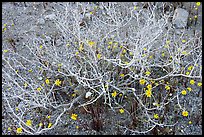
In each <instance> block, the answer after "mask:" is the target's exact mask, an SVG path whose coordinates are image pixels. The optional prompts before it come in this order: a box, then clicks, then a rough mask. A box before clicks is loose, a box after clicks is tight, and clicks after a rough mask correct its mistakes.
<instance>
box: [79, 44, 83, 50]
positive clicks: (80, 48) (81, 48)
mask: <svg viewBox="0 0 204 137" xmlns="http://www.w3.org/2000/svg"><path fill="white" fill-rule="evenodd" d="M83 49H84V48H83V45H82V44H80V46H79V51H80V52H81V51H82V50H83Z"/></svg>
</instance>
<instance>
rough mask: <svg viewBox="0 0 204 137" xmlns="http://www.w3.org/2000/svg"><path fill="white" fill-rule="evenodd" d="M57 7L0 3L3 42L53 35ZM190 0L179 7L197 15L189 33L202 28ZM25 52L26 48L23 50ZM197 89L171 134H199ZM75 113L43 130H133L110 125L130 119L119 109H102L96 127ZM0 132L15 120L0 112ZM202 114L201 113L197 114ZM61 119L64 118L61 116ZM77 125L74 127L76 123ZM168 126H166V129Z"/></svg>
mask: <svg viewBox="0 0 204 137" xmlns="http://www.w3.org/2000/svg"><path fill="white" fill-rule="evenodd" d="M194 5H195V4H194ZM53 7H54V8H56V9H59V10H60V7H59V5H57V4H55V3H50V4H49V6H47V7H46V8H44V7H43V5H42V4H38V3H36V5H35V6H33V3H26V4H25V3H18V2H15V3H10V2H3V3H2V28H3V24H7V33H4V34H3V42H6V39H7V38H9V37H12V38H13V39H16V40H17V43H16V44H17V45H18V46H17V51H22V50H21V49H22V47H21V45H22V44H23V43H24V42H26V40H27V37H29V35H30V34H31V33H33V34H35V35H42V34H47V35H53V34H55V33H58V32H59V30H58V29H57V28H56V26H55V25H54V23H53V22H52V20H50V19H51V18H52V17H54V14H53V11H52V10H51V9H52V8H53ZM194 8H195V7H193V4H191V3H184V7H183V9H186V10H187V12H188V13H189V17H191V18H193V17H194V16H195V15H198V18H197V21H196V23H195V22H193V25H192V26H191V27H189V29H188V30H187V33H189V34H191V33H192V32H193V31H194V30H201V29H202V5H201V6H200V7H198V10H192V9H194ZM175 31H180V29H175ZM25 52H26V51H25ZM198 90H199V92H196V93H192V94H191V95H189V96H187V97H186V99H185V100H186V101H189V103H188V104H189V106H188V107H189V108H191V107H193V106H194V107H193V108H195V110H193V111H192V112H193V114H192V117H190V118H188V119H185V120H182V119H181V120H179V123H178V124H177V125H176V126H175V134H177V135H201V134H202V118H199V116H200V115H199V114H200V113H201V114H202V112H201V109H202V98H201V96H199V94H201V93H200V92H201V90H200V89H198ZM74 112H75V113H77V114H78V115H79V116H78V118H79V119H78V120H77V121H73V120H71V119H70V112H67V113H66V114H65V115H63V116H62V118H61V121H60V125H59V126H57V127H56V128H55V129H52V130H51V131H49V132H48V133H45V134H49V135H52V134H56V135H59V134H63V135H67V134H68V135H72V134H74V135H90V134H94V135H99V134H102V135H109V134H111V135H113V134H114V135H116V134H133V133H131V132H129V131H127V132H126V131H125V130H124V129H121V128H120V127H119V126H113V125H117V124H120V123H123V122H124V123H128V122H130V118H129V117H128V115H127V114H125V113H124V114H119V112H113V111H112V110H109V109H108V108H107V109H106V110H103V111H102V113H101V119H102V122H103V127H102V129H101V130H100V131H96V130H94V129H93V126H92V122H93V121H92V118H91V115H90V114H87V113H85V112H84V110H81V109H76V110H74ZM3 116H4V118H3V119H2V134H13V132H12V131H8V127H9V126H11V125H12V124H13V125H14V124H15V121H13V120H8V118H9V117H8V116H7V115H6V114H5V113H4V112H2V117H3ZM201 116H202V115H201ZM64 119H65V120H64ZM190 120H191V121H192V124H189V123H188V122H189V121H190ZM76 126H78V128H77V127H76ZM169 130H170V129H169Z"/></svg>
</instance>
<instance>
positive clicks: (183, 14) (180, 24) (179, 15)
mask: <svg viewBox="0 0 204 137" xmlns="http://www.w3.org/2000/svg"><path fill="white" fill-rule="evenodd" d="M188 15H189V13H188V11H186V10H185V9H182V8H177V9H176V10H175V12H174V16H173V25H175V27H176V28H184V27H186V25H187V21H188Z"/></svg>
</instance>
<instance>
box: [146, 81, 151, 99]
mask: <svg viewBox="0 0 204 137" xmlns="http://www.w3.org/2000/svg"><path fill="white" fill-rule="evenodd" d="M145 94H146V96H147V97H151V95H152V85H151V84H149V85H147V90H146V93H145Z"/></svg>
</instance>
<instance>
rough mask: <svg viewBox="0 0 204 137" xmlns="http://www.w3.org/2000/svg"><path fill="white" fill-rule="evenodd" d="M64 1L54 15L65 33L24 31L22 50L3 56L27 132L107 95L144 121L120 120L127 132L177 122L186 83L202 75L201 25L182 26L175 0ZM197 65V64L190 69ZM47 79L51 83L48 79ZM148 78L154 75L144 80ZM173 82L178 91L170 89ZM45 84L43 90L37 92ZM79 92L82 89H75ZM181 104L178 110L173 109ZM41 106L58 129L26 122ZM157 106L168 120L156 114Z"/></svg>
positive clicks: (10, 105) (16, 115)
mask: <svg viewBox="0 0 204 137" xmlns="http://www.w3.org/2000/svg"><path fill="white" fill-rule="evenodd" d="M59 6H60V10H57V9H55V11H54V16H53V18H49V16H47V19H48V20H51V21H53V22H54V23H55V25H56V26H57V28H58V29H59V31H60V33H59V35H58V36H56V35H52V36H51V35H46V34H45V35H43V37H41V36H36V35H35V34H29V33H24V35H25V36H26V35H27V36H26V37H27V38H28V40H27V41H26V42H24V44H23V45H21V46H22V47H23V48H22V50H21V51H17V52H15V51H12V50H11V51H10V52H8V53H3V55H2V60H3V62H2V67H3V68H2V88H3V92H2V96H3V97H2V99H3V106H4V110H5V111H7V113H8V114H9V115H10V116H11V118H12V119H14V120H15V121H17V123H18V125H19V126H20V127H21V128H23V130H24V131H25V132H26V133H27V134H42V133H44V132H47V131H49V130H50V129H53V128H55V127H56V126H57V125H58V124H59V123H60V121H61V116H62V115H63V114H64V113H65V112H66V111H68V110H71V109H72V108H73V106H74V107H84V108H85V107H86V106H87V105H90V104H94V103H95V102H96V101H97V100H99V99H102V102H101V103H103V104H105V105H107V106H109V108H110V110H112V111H116V110H117V109H118V108H123V109H124V110H125V112H126V113H129V116H130V117H131V116H132V115H135V116H136V118H137V119H138V121H140V123H141V125H143V126H142V127H141V126H139V127H135V128H133V129H130V128H129V127H128V126H127V125H119V126H120V127H121V128H123V129H124V133H125V132H126V131H128V130H129V131H131V132H133V133H148V132H150V131H152V130H153V129H154V128H155V127H156V126H159V127H165V126H175V124H177V120H176V117H177V115H178V113H179V110H185V108H184V105H183V104H181V103H180V96H181V95H180V92H176V91H180V90H181V89H180V88H179V85H178V83H183V82H184V81H189V80H190V79H195V80H201V79H202V73H201V69H202V68H201V66H202V65H201V62H202V50H201V47H202V43H201V42H202V38H201V34H200V33H199V32H196V31H195V33H192V34H189V35H186V32H188V31H187V30H186V29H185V28H184V29H182V30H180V33H177V32H176V31H175V28H174V27H173V25H172V23H171V19H172V16H173V11H174V10H175V9H174V7H173V5H171V4H167V3H119V2H117V3H115V2H111V3H108V2H107V3H78V2H77V3H63V4H61V3H59ZM167 9H168V12H167V11H166V10H167ZM184 39H185V42H182V40H184ZM7 44H8V43H3V47H8V45H7ZM40 46H41V47H40ZM190 65H192V66H193V69H192V70H191V71H190V74H188V75H187V74H186V70H187V68H188V67H189V66H190ZM31 70H32V72H31ZM147 71H149V72H150V74H146V72H147ZM46 79H50V84H49V85H48V84H44V85H43V86H42V84H43V83H44V81H45V80H46ZM56 79H60V80H61V81H62V84H61V85H60V86H56V85H55V80H56ZM141 79H144V80H145V81H146V83H145V84H144V85H141V84H140V82H139V81H140V80H141ZM166 82H167V83H168V84H167V83H166ZM155 83H157V84H155ZM148 84H151V85H152V95H151V97H147V96H146V94H145V89H144V88H145V85H148ZM166 85H169V86H170V90H167V91H165V92H164V90H165V86H166ZM39 87H41V91H37V88H39ZM74 91H76V92H74ZM114 91H116V93H117V95H116V97H113V96H112V93H113V92H114ZM72 93H76V96H74V97H70V96H68V95H69V94H72ZM119 94H121V96H122V97H124V96H127V97H128V98H127V99H129V100H134V101H136V102H137V109H136V110H134V112H131V113H130V112H129V111H128V110H127V107H128V105H130V104H128V103H130V102H126V101H124V100H125V99H124V98H123V99H122V100H120V101H118V100H117V98H119ZM74 104H77V106H76V105H74ZM157 104H159V105H157ZM175 106H178V109H179V110H178V112H175V113H171V111H172V110H174V107H175ZM167 107H168V109H167ZM15 108H19V110H18V111H16V110H15ZM33 110H35V111H33ZM36 110H41V111H51V115H52V116H53V117H55V119H54V122H53V126H52V127H51V128H46V124H45V126H44V127H38V126H36V127H34V126H32V127H30V126H27V125H26V123H25V119H26V116H27V115H30V114H31V113H32V114H33V116H35V115H36V113H38V114H37V115H38V116H39V117H38V118H40V115H39V114H40V113H39V112H37V111H36ZM154 113H158V114H159V115H160V117H161V119H160V120H158V119H154V118H153V116H152V115H153V114H154ZM37 122H39V120H36V121H35V123H36V124H38V123H37Z"/></svg>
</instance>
